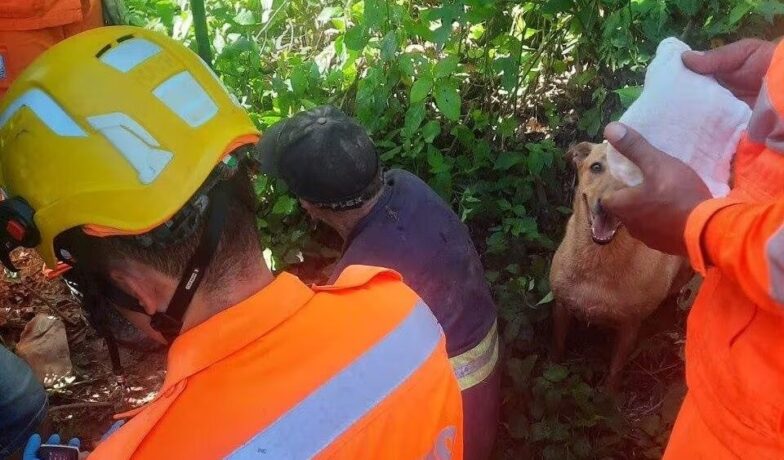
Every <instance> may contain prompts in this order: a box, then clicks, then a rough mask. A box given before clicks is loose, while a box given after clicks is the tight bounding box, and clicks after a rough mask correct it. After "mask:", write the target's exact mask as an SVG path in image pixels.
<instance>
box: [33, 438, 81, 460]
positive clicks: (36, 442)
mask: <svg viewBox="0 0 784 460" xmlns="http://www.w3.org/2000/svg"><path fill="white" fill-rule="evenodd" d="M41 444H42V442H41V435H39V434H38V433H35V434H34V435H32V436H30V439H28V440H27V445H26V446H25V448H24V452H23V453H22V460H40V459H39V458H38V449H40V448H41ZM46 444H60V435H59V434H53V435H51V436H49V439H48V440H47V441H46ZM80 444H81V443H80V441H79V439H78V438H73V439H71V440H70V441H68V445H69V446H71V447H76V448H79V445H80Z"/></svg>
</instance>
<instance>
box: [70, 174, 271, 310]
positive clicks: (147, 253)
mask: <svg viewBox="0 0 784 460" xmlns="http://www.w3.org/2000/svg"><path fill="white" fill-rule="evenodd" d="M218 186H222V187H227V188H228V191H229V196H230V198H229V204H228V211H227V214H226V222H225V224H224V227H223V230H222V234H221V239H220V243H219V245H218V249H217V251H216V253H215V257H214V258H213V260H212V262H211V263H210V265H209V267H208V268H207V271H206V273H205V275H204V280H203V281H202V283H203V284H202V288H204V289H207V290H210V291H217V292H215V294H217V295H220V291H221V289H223V288H224V286H227V283H226V281H227V280H228V279H231V278H235V277H242V276H243V274H245V273H246V272H247V270H248V269H249V268H250V266H252V262H253V259H252V258H253V257H261V245H260V240H259V235H258V230H257V227H256V213H255V202H256V197H255V194H254V191H253V187H252V184H251V182H250V177H249V175H248V174H247V172H246V171H245V170H244V168H241V169H240V170H239V171H237V172H236V173H235V174H234V176H233V177H231V178H229V179H227V180H226V181H225V183H223V184H220V185H218ZM204 225H205V223H204V219H202V221H201V222H199V223H198V224H197V226H196V228H195V231H193V232H192V233H191V234H190V235H189V236H186V237H185V238H183V239H181V241H178V242H176V243H173V244H168V245H166V246H160V245H152V246H144V245H142V244H140V243H139V240H138V238H135V237H127V236H113V237H107V238H98V237H93V236H89V235H87V234H85V233H84V232H83V231H82V230H81V229H80V228H75V229H71V230H69V231H67V232H65V233H63V234H62V235H61V236H60V237H59V238H58V240H57V244H58V247H60V248H64V249H66V250H67V251H68V252H70V253H71V255H72V257H73V258H74V259H75V260H76V262H77V264H78V265H79V267H80V268H82V269H83V270H86V271H88V272H92V273H94V274H97V275H99V276H105V274H106V272H107V271H108V269H109V268H110V267H111V265H112V263H117V262H120V263H122V261H124V260H134V261H137V262H140V263H142V264H144V265H148V266H150V267H152V268H155V269H156V270H159V271H160V272H162V273H164V274H167V275H169V276H171V277H173V278H175V279H177V280H179V278H180V277H181V276H182V274H183V272H184V271H185V268H186V266H187V264H188V262H189V261H190V259H191V257H192V256H193V254H194V252H195V251H196V247H197V246H198V245H199V242H200V241H201V235H202V233H203V231H204Z"/></svg>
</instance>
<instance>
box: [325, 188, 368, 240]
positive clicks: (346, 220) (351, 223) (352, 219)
mask: <svg viewBox="0 0 784 460" xmlns="http://www.w3.org/2000/svg"><path fill="white" fill-rule="evenodd" d="M381 195H383V188H382V190H381V191H380V192H379V193H377V194H376V196H374V197H373V198H371V199H370V200H368V201H367V202H366V203H364V204H363V205H362V206H361V207H359V208H357V209H350V210H348V211H327V212H326V213H325V215H324V216H323V218H322V220H323V221H324V223H326V224H327V225H329V226H330V227H332V228H334V229H335V231H336V232H338V234H339V235H340V237H341V238H343V241H346V240H348V237H349V236H351V232H352V231H354V228H356V226H357V224H359V222H360V221H361V220H362V219H364V218H365V216H367V215H368V214H370V211H372V210H373V208H374V207H375V206H376V203H378V200H379V199H380V198H381Z"/></svg>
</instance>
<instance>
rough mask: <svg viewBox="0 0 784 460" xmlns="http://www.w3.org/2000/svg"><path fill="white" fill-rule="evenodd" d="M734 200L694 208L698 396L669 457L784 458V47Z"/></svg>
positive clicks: (689, 233)
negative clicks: (700, 277)
mask: <svg viewBox="0 0 784 460" xmlns="http://www.w3.org/2000/svg"><path fill="white" fill-rule="evenodd" d="M734 174H735V183H734V188H733V190H732V192H731V193H730V195H729V196H728V197H727V198H723V199H716V200H709V201H707V202H705V203H703V204H702V205H700V206H699V207H697V209H695V210H694V212H693V213H692V215H691V216H690V218H689V222H688V224H687V228H686V235H685V238H686V242H687V246H688V249H689V256H690V259H691V263H692V266H693V267H694V268H695V269H696V270H697V271H699V272H700V273H702V274H703V275H704V276H705V281H704V282H703V285H702V288H701V290H700V293H699V296H698V297H697V299H696V301H695V303H694V306H693V307H692V311H691V313H690V315H689V320H688V326H687V339H686V380H687V384H688V387H689V392H688V394H687V396H686V401H685V402H684V405H683V407H682V409H681V412H680V414H679V416H678V419H677V421H676V423H675V427H674V429H673V433H672V437H671V439H670V443H669V445H668V447H667V451H666V453H665V458H667V459H701V458H705V459H710V460H723V459H729V458H740V457H742V458H754V459H784V44H781V45H779V47H778V48H777V50H776V53H775V55H774V58H773V62H772V65H771V67H770V69H769V70H768V73H767V76H766V79H765V84H764V86H763V90H762V92H761V94H760V97H759V100H758V102H757V104H756V107H755V109H754V113H753V115H752V119H751V121H750V123H749V127H748V131H747V133H746V136H745V138H744V139H743V140H742V141H741V144H740V146H739V149H738V152H737V154H736V157H735V163H734Z"/></svg>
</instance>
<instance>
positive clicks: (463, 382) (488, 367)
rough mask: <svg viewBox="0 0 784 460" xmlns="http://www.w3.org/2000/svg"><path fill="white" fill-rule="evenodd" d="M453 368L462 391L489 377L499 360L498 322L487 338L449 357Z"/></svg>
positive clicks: (494, 324)
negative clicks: (463, 351)
mask: <svg viewBox="0 0 784 460" xmlns="http://www.w3.org/2000/svg"><path fill="white" fill-rule="evenodd" d="M449 362H450V363H451V364H452V369H454V370H455V376H457V381H458V383H459V384H460V391H465V390H467V389H469V388H471V387H473V386H475V385H477V384H479V383H481V382H482V381H483V380H484V379H486V378H487V376H488V375H490V373H492V372H493V369H494V368H495V365H496V363H497V362H498V327H497V325H496V323H493V326H492V327H491V328H490V330H489V331H488V332H487V335H485V338H483V339H482V341H481V342H479V344H478V345H477V346H475V347H474V348H472V349H470V350H468V351H466V352H465V353H461V354H459V355H457V356H453V357H452V358H449Z"/></svg>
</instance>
